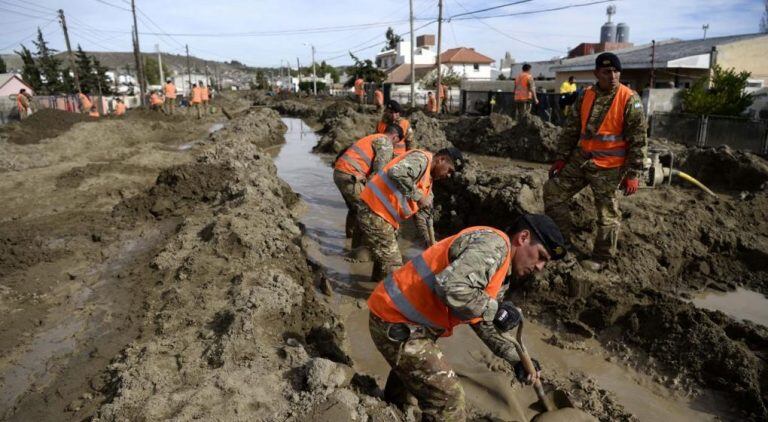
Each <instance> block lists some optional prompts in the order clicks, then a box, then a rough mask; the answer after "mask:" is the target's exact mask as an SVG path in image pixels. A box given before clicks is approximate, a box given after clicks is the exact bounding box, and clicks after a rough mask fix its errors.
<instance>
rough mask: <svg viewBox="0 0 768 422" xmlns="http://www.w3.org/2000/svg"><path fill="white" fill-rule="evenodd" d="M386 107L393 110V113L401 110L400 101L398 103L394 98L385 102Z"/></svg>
mask: <svg viewBox="0 0 768 422" xmlns="http://www.w3.org/2000/svg"><path fill="white" fill-rule="evenodd" d="M387 109H388V110H391V111H394V112H395V113H402V112H403V107H402V106H401V105H400V103H398V102H397V101H395V100H389V102H388V103H387Z"/></svg>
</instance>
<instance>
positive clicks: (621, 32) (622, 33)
mask: <svg viewBox="0 0 768 422" xmlns="http://www.w3.org/2000/svg"><path fill="white" fill-rule="evenodd" d="M616 42H629V25H627V24H626V23H623V22H622V23H620V24H618V25H617V26H616Z"/></svg>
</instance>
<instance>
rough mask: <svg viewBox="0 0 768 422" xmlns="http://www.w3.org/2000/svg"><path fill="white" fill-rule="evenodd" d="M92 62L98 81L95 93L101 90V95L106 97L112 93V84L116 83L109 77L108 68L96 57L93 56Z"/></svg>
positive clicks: (94, 74)
mask: <svg viewBox="0 0 768 422" xmlns="http://www.w3.org/2000/svg"><path fill="white" fill-rule="evenodd" d="M91 62H92V63H93V78H94V80H95V81H96V90H97V91H95V92H99V91H98V89H99V88H101V93H102V94H104V95H109V94H111V93H112V84H113V83H114V82H113V81H112V79H110V78H109V76H107V70H109V69H107V68H106V67H104V66H102V65H101V62H100V61H99V59H97V58H96V57H94V56H91Z"/></svg>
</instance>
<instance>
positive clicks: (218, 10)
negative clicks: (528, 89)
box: [0, 0, 764, 66]
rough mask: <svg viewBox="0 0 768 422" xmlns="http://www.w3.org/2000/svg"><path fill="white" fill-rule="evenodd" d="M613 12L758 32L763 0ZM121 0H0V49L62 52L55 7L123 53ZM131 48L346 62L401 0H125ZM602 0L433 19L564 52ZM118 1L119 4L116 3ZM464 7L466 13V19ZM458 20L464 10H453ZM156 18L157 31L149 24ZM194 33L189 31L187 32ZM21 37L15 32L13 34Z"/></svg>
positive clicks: (591, 34) (541, 1)
mask: <svg viewBox="0 0 768 422" xmlns="http://www.w3.org/2000/svg"><path fill="white" fill-rule="evenodd" d="M512 1H513V0H490V1H489V0H445V2H444V9H445V10H444V17H446V18H448V17H452V16H454V15H458V14H460V13H464V12H466V11H474V10H479V9H484V8H488V7H493V6H497V5H502V4H507V3H511V2H512ZM589 2H590V0H528V1H523V2H521V3H520V4H517V5H512V6H508V7H504V8H500V9H496V10H493V11H488V12H485V13H481V14H478V15H474V16H489V15H500V14H510V13H519V12H526V11H537V10H542V9H549V8H553V7H561V6H568V5H576V4H584V3H589ZM413 3H414V10H415V16H416V19H417V21H416V24H415V25H416V27H419V26H422V25H425V24H428V26H426V27H424V28H422V29H418V30H416V31H415V32H416V35H420V34H424V33H432V34H436V33H437V24H435V23H433V24H429V22H430V21H432V20H435V19H436V18H437V0H413ZM612 3H613V4H615V5H616V8H617V14H616V16H615V17H614V22H617V23H618V22H626V23H627V24H629V25H630V28H631V32H630V41H631V42H634V43H635V44H643V43H647V42H650V41H651V40H652V39H656V40H663V39H669V38H682V39H694V38H700V37H701V36H702V35H703V31H702V25H703V24H709V31H708V33H707V37H716V36H723V35H732V34H744V33H754V32H757V31H758V26H759V20H760V16H761V15H762V13H763V10H764V0H617V1H614V2H612ZM129 4H130V3H129V1H128V0H0V52H2V53H10V52H12V50H14V49H18V45H19V41H21V40H23V42H24V43H25V44H26V45H27V46H28V47H30V48H32V47H33V46H32V43H31V40H32V38H33V36H34V34H35V31H36V28H37V27H38V26H40V27H41V28H42V30H43V33H44V34H46V39H48V40H49V41H50V43H51V46H52V47H53V48H56V49H59V50H63V49H64V48H65V44H64V38H63V35H62V31H61V28H60V26H59V23H58V21H57V20H55V11H56V10H58V9H60V8H61V9H64V12H65V14H66V16H67V24H68V26H69V29H70V39H71V41H72V43H73V48H75V46H76V45H77V44H80V45H82V46H83V48H84V49H85V50H87V51H130V49H131V37H130V30H131V25H132V23H133V22H132V19H131V14H130V12H129V11H128V8H129V7H130V6H129ZM136 4H137V7H138V8H139V10H140V11H141V12H142V13H139V24H138V26H139V31H141V32H144V33H150V32H155V33H160V32H163V33H165V34H171V36H166V35H153V34H141V35H140V43H141V47H142V51H154V49H155V44H159V46H160V49H161V50H163V51H166V52H171V53H177V54H178V53H183V50H184V47H183V46H184V44H189V49H190V53H191V54H193V55H195V56H198V57H202V58H206V59H211V60H231V59H236V60H239V61H241V62H243V63H246V64H249V65H254V66H278V65H279V64H280V62H281V60H289V61H290V62H291V65H292V66H295V65H296V58H297V57H298V58H299V59H300V60H301V62H302V65H304V64H307V63H309V62H310V48H309V46H308V44H310V43H311V44H314V45H315V46H316V49H317V55H316V59H317V60H318V61H320V60H323V59H328V60H329V62H330V63H331V64H334V65H343V64H349V63H350V62H351V60H350V59H349V56H348V55H347V54H346V52H347V51H348V50H349V49H352V50H353V51H357V52H356V54H357V55H358V56H359V57H361V58H370V59H372V58H373V57H374V56H375V54H376V52H378V51H379V50H381V47H382V43H383V41H384V32H385V31H386V28H387V26H392V27H393V28H394V29H395V31H396V32H397V33H403V34H405V36H407V34H406V31H408V22H407V19H408V1H407V0H333V1H317V0H315V1H311V0H280V1H276V0H218V1H210V0H207V1H199V0H183V1H181V0H152V1H150V0H136ZM607 6H608V3H602V4H595V5H590V6H584V7H574V8H569V9H565V10H560V11H550V12H544V13H538V14H527V15H518V16H505V17H496V18H489V19H480V20H477V19H474V18H472V16H468V15H465V16H464V17H456V18H455V19H453V20H450V21H448V22H446V23H444V24H443V45H444V49H447V48H452V47H457V46H465V47H474V48H475V50H477V51H478V52H480V53H483V54H485V55H487V56H490V57H491V58H493V59H495V60H497V63H496V65H498V60H499V59H500V58H501V57H503V56H504V53H505V52H506V51H509V52H510V53H511V54H512V56H513V57H514V58H515V59H516V60H518V61H533V60H545V59H549V58H552V57H555V56H562V55H564V54H565V52H566V49H567V48H568V47H575V46H576V45H578V44H580V43H582V42H597V41H598V40H599V34H600V26H601V25H602V24H603V23H604V22H605V21H606V15H605V9H606V7H607ZM124 9H125V10H124ZM467 17H469V19H466V18H467ZM461 19H466V20H461ZM155 25H157V26H159V27H160V29H158V27H157V26H155ZM193 34H198V35H200V36H193ZM25 37H26V38H25Z"/></svg>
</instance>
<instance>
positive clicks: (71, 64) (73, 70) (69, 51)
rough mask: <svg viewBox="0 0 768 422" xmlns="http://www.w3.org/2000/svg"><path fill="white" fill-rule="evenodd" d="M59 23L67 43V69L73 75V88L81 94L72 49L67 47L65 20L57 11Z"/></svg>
mask: <svg viewBox="0 0 768 422" xmlns="http://www.w3.org/2000/svg"><path fill="white" fill-rule="evenodd" d="M59 21H60V22H61V29H62V30H64V40H65V41H66V42H67V56H69V67H70V68H71V69H72V73H73V74H74V75H75V87H76V88H77V92H78V93H81V92H83V90H82V88H80V77H79V76H78V75H77V67H76V66H75V58H74V56H72V47H70V45H69V32H67V20H66V19H65V18H64V10H63V9H59Z"/></svg>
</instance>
